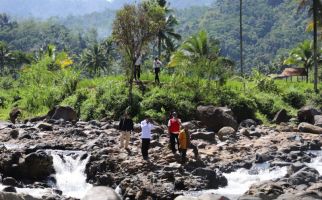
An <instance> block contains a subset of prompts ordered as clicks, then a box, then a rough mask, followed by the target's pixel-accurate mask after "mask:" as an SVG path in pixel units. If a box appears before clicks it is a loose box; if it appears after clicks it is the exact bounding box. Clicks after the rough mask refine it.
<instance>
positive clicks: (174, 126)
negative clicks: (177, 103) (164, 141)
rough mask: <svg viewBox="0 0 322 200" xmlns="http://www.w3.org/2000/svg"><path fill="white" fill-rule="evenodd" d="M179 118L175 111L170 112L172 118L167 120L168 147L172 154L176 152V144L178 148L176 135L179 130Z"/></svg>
mask: <svg viewBox="0 0 322 200" xmlns="http://www.w3.org/2000/svg"><path fill="white" fill-rule="evenodd" d="M180 126H181V120H180V119H179V118H178V115H177V113H176V112H173V113H172V118H171V119H170V120H169V122H168V132H169V135H170V147H171V150H172V153H173V154H176V153H177V149H176V144H177V146H178V149H179V141H178V135H179V132H180Z"/></svg>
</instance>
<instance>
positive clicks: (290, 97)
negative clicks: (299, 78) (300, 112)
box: [282, 91, 306, 108]
mask: <svg viewBox="0 0 322 200" xmlns="http://www.w3.org/2000/svg"><path fill="white" fill-rule="evenodd" d="M282 99H283V101H284V102H286V103H288V104H289V105H291V106H292V107H294V108H301V107H302V106H304V105H305V103H306V98H305V95H304V94H301V93H299V92H297V91H290V92H287V93H285V94H283V97H282Z"/></svg>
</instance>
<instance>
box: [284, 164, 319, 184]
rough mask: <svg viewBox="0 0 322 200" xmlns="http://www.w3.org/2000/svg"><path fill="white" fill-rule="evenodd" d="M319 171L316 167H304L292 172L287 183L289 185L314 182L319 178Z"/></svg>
mask: <svg viewBox="0 0 322 200" xmlns="http://www.w3.org/2000/svg"><path fill="white" fill-rule="evenodd" d="M319 176H320V175H319V172H318V171H317V170H316V169H313V168H309V167H304V168H302V169H300V170H299V171H297V172H296V173H294V174H292V175H291V176H290V177H289V178H288V183H290V184H291V185H301V184H305V185H308V184H309V183H312V182H316V181H317V180H318V179H319Z"/></svg>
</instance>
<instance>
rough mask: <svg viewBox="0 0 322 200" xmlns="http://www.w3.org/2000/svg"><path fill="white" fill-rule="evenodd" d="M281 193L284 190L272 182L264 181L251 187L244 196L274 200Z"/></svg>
mask: <svg viewBox="0 0 322 200" xmlns="http://www.w3.org/2000/svg"><path fill="white" fill-rule="evenodd" d="M283 193H284V190H283V187H282V186H281V185H279V184H276V183H274V182H272V181H266V182H263V183H259V184H254V185H252V186H251V187H250V189H249V190H248V191H247V192H246V193H245V194H246V195H249V196H252V197H257V198H260V199H265V200H266V199H267V200H268V199H276V198H277V197H278V196H280V195H281V194H283ZM240 199H244V200H246V199H247V198H245V197H243V198H240Z"/></svg>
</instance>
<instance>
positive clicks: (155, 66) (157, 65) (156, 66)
mask: <svg viewBox="0 0 322 200" xmlns="http://www.w3.org/2000/svg"><path fill="white" fill-rule="evenodd" d="M161 67H162V62H161V61H160V60H159V58H158V57H156V58H155V59H154V61H153V69H154V74H155V78H154V81H155V83H158V84H160V79H159V73H160V68H161Z"/></svg>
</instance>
